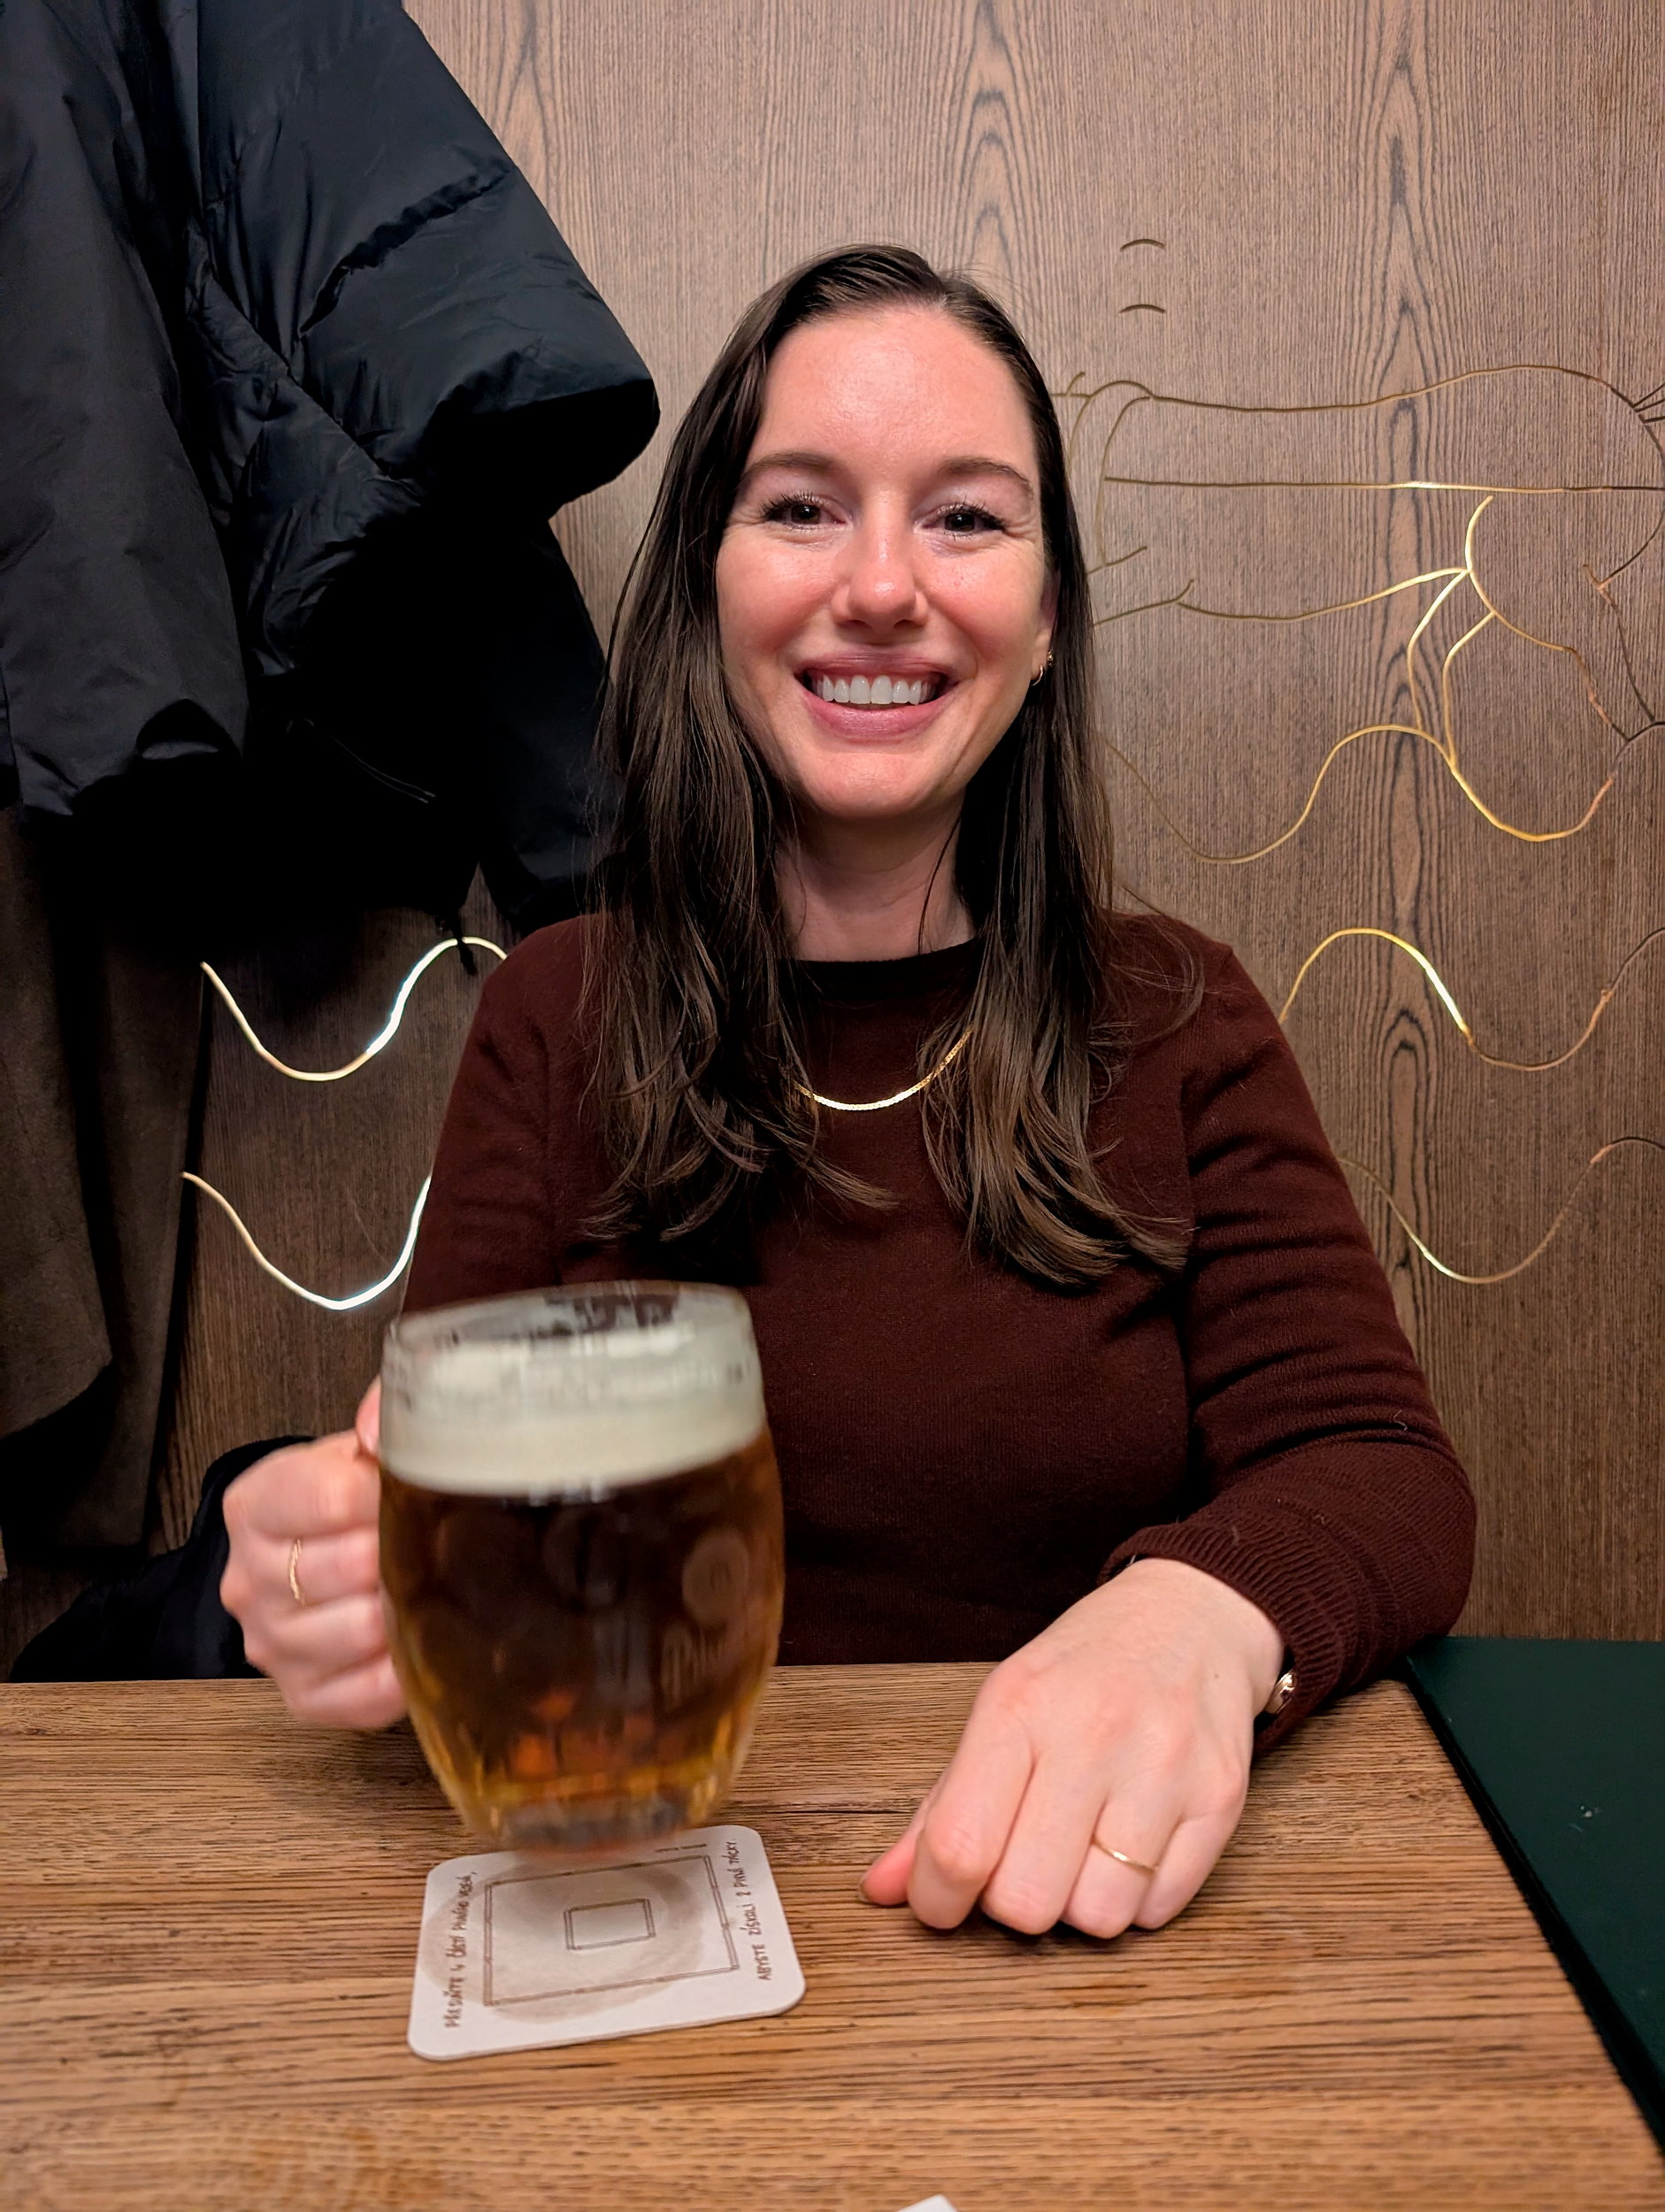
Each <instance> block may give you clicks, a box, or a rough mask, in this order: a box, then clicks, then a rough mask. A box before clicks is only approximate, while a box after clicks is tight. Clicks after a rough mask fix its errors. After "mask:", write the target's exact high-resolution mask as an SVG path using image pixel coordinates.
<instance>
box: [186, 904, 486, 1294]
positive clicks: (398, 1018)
mask: <svg viewBox="0 0 1665 2212" xmlns="http://www.w3.org/2000/svg"><path fill="white" fill-rule="evenodd" d="M464 945H472V946H474V947H475V948H476V949H478V950H480V952H488V953H491V954H492V955H493V956H495V958H496V959H499V960H505V959H507V958H508V955H507V954H506V953H505V952H504V950H503V947H502V946H501V945H495V944H493V942H492V941H491V939H490V938H489V937H447V938H445V939H444V940H442V941H441V943H439V944H437V945H434V946H433V947H431V948H430V949H429V950H428V951H426V952H425V953H424V954H423V956H422V957H421V959H420V960H418V962H417V964H416V965H415V967H414V968H412V969H411V971H410V974H409V975H407V976H406V978H405V979H404V981H403V983H402V984H401V985H400V986H399V989H398V992H397V995H395V999H394V1002H393V1006H392V1008H391V1010H390V1011H389V1013H388V1015H387V1020H386V1021H385V1022H384V1023H383V1024H382V1025H381V1027H380V1029H379V1030H378V1031H377V1033H376V1034H375V1035H374V1036H373V1037H372V1039H371V1041H370V1042H369V1043H368V1044H367V1045H366V1046H365V1047H364V1050H363V1051H362V1052H360V1053H356V1054H355V1055H354V1056H353V1057H352V1058H351V1059H350V1060H348V1061H346V1062H344V1063H343V1064H342V1065H341V1067H339V1068H292V1067H291V1066H290V1065H289V1064H288V1061H287V1060H280V1059H279V1057H278V1056H277V1054H276V1053H275V1052H270V1051H268V1050H267V1048H266V1047H265V1045H264V1044H262V1043H261V1041H260V1039H259V1038H258V1037H257V1035H256V1033H255V1031H254V1029H253V1027H252V1025H250V1023H249V1018H248V1016H247V1015H246V1014H245V1013H244V1012H243V1010H242V1007H241V1006H239V1005H238V1003H237V1002H236V1000H235V999H234V997H233V996H232V994H231V989H230V987H229V986H228V985H227V984H226V981H225V979H224V978H223V977H222V976H220V975H219V974H218V973H217V972H216V971H215V970H214V969H212V968H211V967H210V966H209V964H208V963H207V961H206V960H204V961H203V964H202V968H203V974H204V975H205V976H206V977H207V978H208V979H209V981H210V982H211V984H212V985H213V987H214V988H215V990H216V991H218V992H219V995H220V998H221V999H222V1001H223V1002H224V1003H225V1005H226V1010H227V1011H228V1012H229V1013H230V1015H231V1018H232V1019H233V1021H234V1022H235V1023H236V1025H237V1026H238V1028H239V1029H241V1030H242V1033H243V1035H244V1036H245V1037H246V1038H247V1039H248V1041H249V1044H250V1045H251V1046H252V1047H253V1048H254V1050H255V1052H256V1053H257V1055H258V1056H259V1057H260V1058H261V1059H262V1060H264V1061H265V1064H266V1065H267V1066H268V1067H269V1068H276V1070H277V1071H278V1073H279V1074H280V1075H287V1076H288V1078H289V1079H290V1081H291V1082H293V1083H340V1082H341V1081H342V1080H344V1079H345V1078H346V1077H348V1076H349V1075H357V1072H358V1071H359V1069H360V1068H362V1067H364V1065H365V1064H367V1063H368V1062H369V1061H372V1060H373V1059H374V1058H375V1056H376V1055H377V1054H378V1053H379V1052H380V1051H381V1050H383V1049H384V1048H385V1047H387V1045H390V1044H391V1043H392V1042H393V1040H394V1039H395V1037H396V1036H397V1035H398V1033H399V1025H400V1024H401V1023H402V1022H403V1019H404V1010H405V1008H406V1006H407V1005H408V1004H409V1002H410V994H411V992H412V991H414V990H415V988H416V987H417V985H418V982H419V981H420V980H421V979H422V977H423V976H424V975H425V974H426V972H427V971H428V969H430V968H431V967H432V966H433V965H434V962H435V961H436V960H438V959H440V958H441V956H443V955H444V954H446V953H448V952H457V953H460V952H461V950H462V948H463V947H464ZM214 1195H216V1196H218V1193H215V1194H214ZM257 1256H258V1255H257ZM284 1279H285V1280H287V1278H284ZM302 1295H303V1297H307V1296H310V1295H311V1293H310V1292H304V1291H303V1293H302Z"/></svg>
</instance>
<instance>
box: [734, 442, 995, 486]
mask: <svg viewBox="0 0 1665 2212" xmlns="http://www.w3.org/2000/svg"><path fill="white" fill-rule="evenodd" d="M837 468H838V463H837V462H836V461H834V460H832V458H831V457H830V456H828V455H827V454H825V453H810V452H808V451H805V450H802V449H793V450H790V451H786V452H781V453H760V454H759V455H758V457H757V458H756V460H755V461H754V462H752V463H751V465H750V466H749V467H748V469H747V471H746V472H745V474H744V475H743V476H742V477H741V478H740V486H739V489H740V491H741V492H745V491H747V490H748V489H749V488H750V487H751V485H752V484H753V482H754V481H755V480H756V479H757V478H758V477H760V476H763V475H765V474H766V473H767V472H769V470H771V469H802V470H803V471H805V472H810V471H813V472H816V473H817V474H821V475H830V474H832V473H834V472H836V470H837ZM932 476H1003V477H1006V478H1007V479H1008V480H1009V481H1010V482H1012V483H1014V484H1017V485H1019V486H1020V487H1021V488H1023V489H1024V491H1026V492H1027V493H1028V494H1029V495H1030V497H1031V498H1033V496H1034V492H1035V487H1034V485H1033V483H1032V481H1031V480H1030V479H1029V478H1028V477H1027V476H1026V475H1025V474H1024V472H1023V470H1022V469H1020V468H1014V467H1013V466H1012V465H1011V463H1010V462H1009V461H996V460H994V459H992V458H991V457H989V456H988V455H987V454H986V453H956V454H955V455H954V456H952V457H951V458H949V459H948V460H946V461H941V462H939V463H938V465H936V467H935V468H934V469H932Z"/></svg>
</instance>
